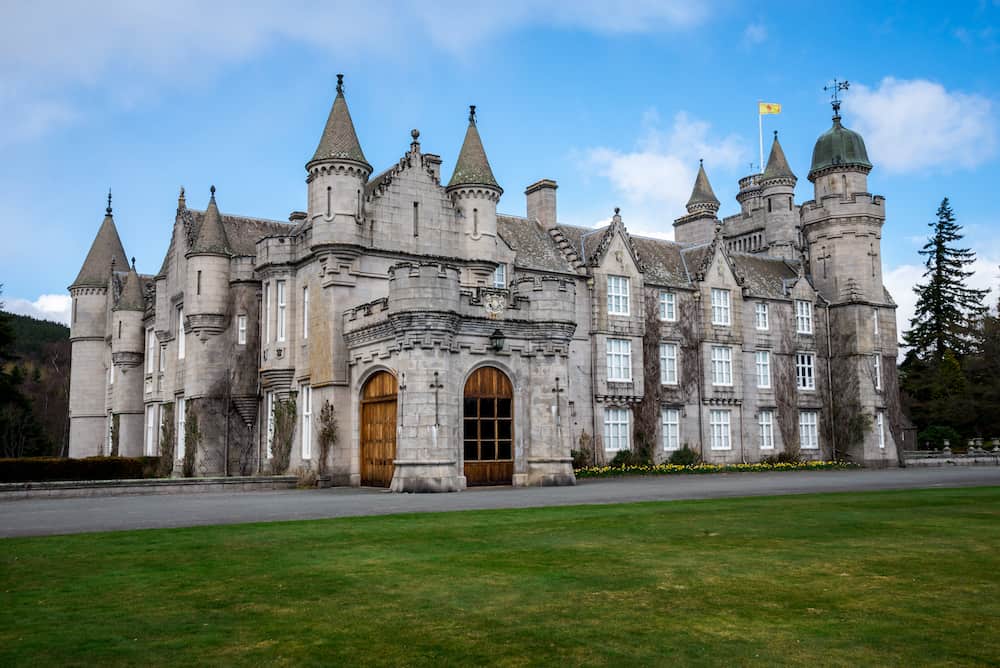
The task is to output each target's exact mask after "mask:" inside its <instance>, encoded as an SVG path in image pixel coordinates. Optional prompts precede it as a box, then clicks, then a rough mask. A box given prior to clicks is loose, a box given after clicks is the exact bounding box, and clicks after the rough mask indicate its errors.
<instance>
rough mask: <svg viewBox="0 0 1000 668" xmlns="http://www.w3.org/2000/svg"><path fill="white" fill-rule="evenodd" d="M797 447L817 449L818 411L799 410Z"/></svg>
mask: <svg viewBox="0 0 1000 668" xmlns="http://www.w3.org/2000/svg"><path fill="white" fill-rule="evenodd" d="M799 447H800V448H801V449H802V450H819V412H818V411H799Z"/></svg>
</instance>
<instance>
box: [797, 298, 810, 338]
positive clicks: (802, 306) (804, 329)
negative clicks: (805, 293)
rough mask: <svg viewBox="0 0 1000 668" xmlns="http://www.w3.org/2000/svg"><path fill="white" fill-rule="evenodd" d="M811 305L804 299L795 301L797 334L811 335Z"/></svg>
mask: <svg viewBox="0 0 1000 668" xmlns="http://www.w3.org/2000/svg"><path fill="white" fill-rule="evenodd" d="M812 311H813V305H812V302H810V301H807V300H805V299H796V300H795V332H796V333H797V334H812V333H813V314H812Z"/></svg>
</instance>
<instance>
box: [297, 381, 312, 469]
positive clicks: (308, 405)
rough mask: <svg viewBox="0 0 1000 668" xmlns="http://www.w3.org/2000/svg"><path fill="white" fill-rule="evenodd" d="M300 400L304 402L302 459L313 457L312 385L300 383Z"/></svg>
mask: <svg viewBox="0 0 1000 668" xmlns="http://www.w3.org/2000/svg"><path fill="white" fill-rule="evenodd" d="M299 400H300V401H301V402H302V430H301V431H302V459H312V413H313V411H312V402H313V399H312V387H310V386H309V385H306V384H305V383H303V384H302V385H299Z"/></svg>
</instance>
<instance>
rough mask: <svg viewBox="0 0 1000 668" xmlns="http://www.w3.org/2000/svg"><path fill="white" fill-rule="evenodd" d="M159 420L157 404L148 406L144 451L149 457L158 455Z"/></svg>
mask: <svg viewBox="0 0 1000 668" xmlns="http://www.w3.org/2000/svg"><path fill="white" fill-rule="evenodd" d="M158 426H159V421H158V420H157V419H156V406H155V405H154V404H149V405H148V406H146V439H145V442H144V443H143V453H144V454H145V455H146V456H147V457H155V456H156V431H157V427H158Z"/></svg>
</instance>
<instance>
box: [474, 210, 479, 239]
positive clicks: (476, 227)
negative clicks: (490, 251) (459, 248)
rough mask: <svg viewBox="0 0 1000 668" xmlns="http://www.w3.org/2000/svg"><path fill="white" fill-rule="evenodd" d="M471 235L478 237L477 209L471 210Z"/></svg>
mask: <svg viewBox="0 0 1000 668" xmlns="http://www.w3.org/2000/svg"><path fill="white" fill-rule="evenodd" d="M472 235H473V236H476V237H478V236H479V209H473V210H472Z"/></svg>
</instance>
